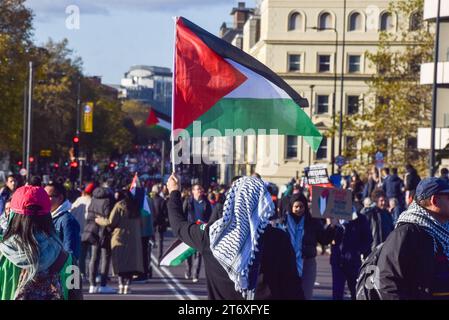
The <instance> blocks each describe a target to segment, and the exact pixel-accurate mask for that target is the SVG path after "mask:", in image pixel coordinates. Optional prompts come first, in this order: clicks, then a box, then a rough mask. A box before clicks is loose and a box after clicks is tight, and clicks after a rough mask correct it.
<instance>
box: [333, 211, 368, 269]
mask: <svg viewBox="0 0 449 320" xmlns="http://www.w3.org/2000/svg"><path fill="white" fill-rule="evenodd" d="M330 229H332V230H334V235H333V241H332V246H331V258H330V263H331V265H333V266H345V265H350V266H356V267H357V266H358V267H360V266H361V264H362V260H361V255H363V256H364V258H366V257H368V255H369V254H370V252H371V243H372V241H373V239H372V237H371V230H370V228H369V224H368V220H367V218H366V216H364V215H363V214H361V213H357V219H354V220H351V221H349V222H345V223H344V224H343V225H342V226H341V225H338V226H335V227H330Z"/></svg>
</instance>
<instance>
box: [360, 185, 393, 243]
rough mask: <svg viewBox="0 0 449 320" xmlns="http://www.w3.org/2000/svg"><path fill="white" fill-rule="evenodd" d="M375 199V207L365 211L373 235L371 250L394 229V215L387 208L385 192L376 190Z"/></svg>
mask: <svg viewBox="0 0 449 320" xmlns="http://www.w3.org/2000/svg"><path fill="white" fill-rule="evenodd" d="M373 201H374V202H375V203H376V205H375V207H373V208H371V209H370V210H368V211H366V212H365V215H366V217H367V218H368V222H369V226H370V229H371V235H372V237H373V242H372V244H371V250H374V249H375V248H376V247H377V246H378V245H379V244H381V243H382V242H384V241H385V240H386V239H387V237H388V235H389V234H390V232H391V231H393V229H394V225H393V217H392V215H391V214H390V212H388V210H387V201H386V197H385V193H384V192H383V191H382V190H380V189H378V190H375V191H374V192H373Z"/></svg>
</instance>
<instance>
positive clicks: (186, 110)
mask: <svg viewBox="0 0 449 320" xmlns="http://www.w3.org/2000/svg"><path fill="white" fill-rule="evenodd" d="M175 38H176V42H175V54H174V60H175V61H174V65H175V70H174V79H173V81H174V86H173V95H174V96H173V114H172V117H173V118H172V122H173V130H177V129H185V130H187V131H188V132H189V134H190V135H191V136H192V133H193V123H194V121H201V131H202V133H203V132H204V131H205V130H207V129H216V130H218V131H219V132H220V133H221V134H222V135H225V134H226V130H227V129H230V130H236V129H241V130H247V129H253V130H254V131H255V134H258V133H259V132H258V130H266V134H270V130H271V129H273V130H277V134H280V135H294V136H303V137H304V139H305V140H306V141H307V142H308V143H309V145H310V146H311V147H312V149H313V150H314V151H315V152H316V151H317V149H318V148H319V146H320V143H321V140H322V136H321V134H320V133H319V131H318V130H317V128H316V127H315V126H314V125H313V123H312V121H311V120H310V118H309V117H308V116H307V114H306V113H305V112H304V111H303V110H302V107H307V106H308V102H307V100H306V99H304V98H302V97H301V96H300V95H299V94H298V93H297V92H296V91H295V90H294V89H293V88H291V87H290V86H289V85H288V84H287V83H286V82H285V81H284V80H283V79H282V78H281V77H279V76H278V75H277V74H276V73H274V72H273V71H272V70H270V69H269V68H267V67H266V66H265V65H263V64H262V63H260V62H259V61H258V60H256V59H255V58H253V57H251V56H250V55H248V54H247V53H245V52H244V51H242V50H240V49H238V48H237V47H235V46H233V45H231V44H229V43H227V42H226V41H224V40H222V39H220V38H218V37H216V36H214V35H212V34H211V33H209V32H207V31H205V30H203V29H201V28H200V27H198V26H197V25H195V24H193V23H192V22H190V21H189V20H187V19H185V18H183V17H178V18H176V36H175ZM228 135H229V132H228Z"/></svg>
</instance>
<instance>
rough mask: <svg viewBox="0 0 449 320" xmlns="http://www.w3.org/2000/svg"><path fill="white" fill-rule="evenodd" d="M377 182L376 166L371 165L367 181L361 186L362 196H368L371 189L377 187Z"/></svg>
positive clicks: (371, 191)
mask: <svg viewBox="0 0 449 320" xmlns="http://www.w3.org/2000/svg"><path fill="white" fill-rule="evenodd" d="M379 182H380V179H379V172H378V171H377V168H376V167H373V168H372V169H371V171H370V172H369V177H368V181H367V183H366V184H365V187H364V188H363V198H370V197H371V194H372V193H373V191H374V190H375V189H376V188H377V187H378V185H379Z"/></svg>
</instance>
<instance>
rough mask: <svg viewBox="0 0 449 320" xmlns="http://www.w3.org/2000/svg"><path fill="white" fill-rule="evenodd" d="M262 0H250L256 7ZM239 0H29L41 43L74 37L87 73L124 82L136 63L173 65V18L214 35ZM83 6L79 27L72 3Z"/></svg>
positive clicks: (229, 19)
mask: <svg viewBox="0 0 449 320" xmlns="http://www.w3.org/2000/svg"><path fill="white" fill-rule="evenodd" d="M255 1H256V0H247V1H246V6H247V7H253V6H254V4H255ZM237 3H238V1H237V0H126V1H124V0H27V1H26V5H27V6H28V7H30V8H31V9H32V10H33V13H34V15H35V17H34V29H35V30H34V39H35V42H36V44H38V45H41V44H43V43H45V42H46V41H47V40H48V39H49V38H52V39H53V40H56V41H59V40H62V39H63V38H67V39H68V40H69V46H70V48H72V49H74V51H75V54H76V55H78V56H80V57H81V58H82V59H83V63H84V64H83V66H84V70H83V71H84V73H85V74H86V75H98V76H102V77H103V83H107V84H119V83H120V79H121V78H122V76H123V74H124V73H125V72H126V71H127V70H128V68H129V67H130V66H131V65H136V64H146V65H155V66H162V67H170V68H171V67H172V59H173V32H174V31H173V19H172V17H174V16H184V17H185V18H187V19H189V20H191V21H192V22H194V23H196V24H198V25H199V26H201V27H203V28H205V29H206V30H208V31H209V32H211V33H213V34H218V30H219V28H220V26H221V24H222V22H228V24H230V23H232V17H231V15H229V13H230V12H231V9H232V7H235V6H237ZM71 5H75V6H77V8H79V12H80V15H79V18H80V19H79V29H69V28H67V27H66V21H67V20H69V21H72V20H70V19H68V18H70V17H72V16H71V14H70V12H69V13H66V9H67V7H69V6H71Z"/></svg>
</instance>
